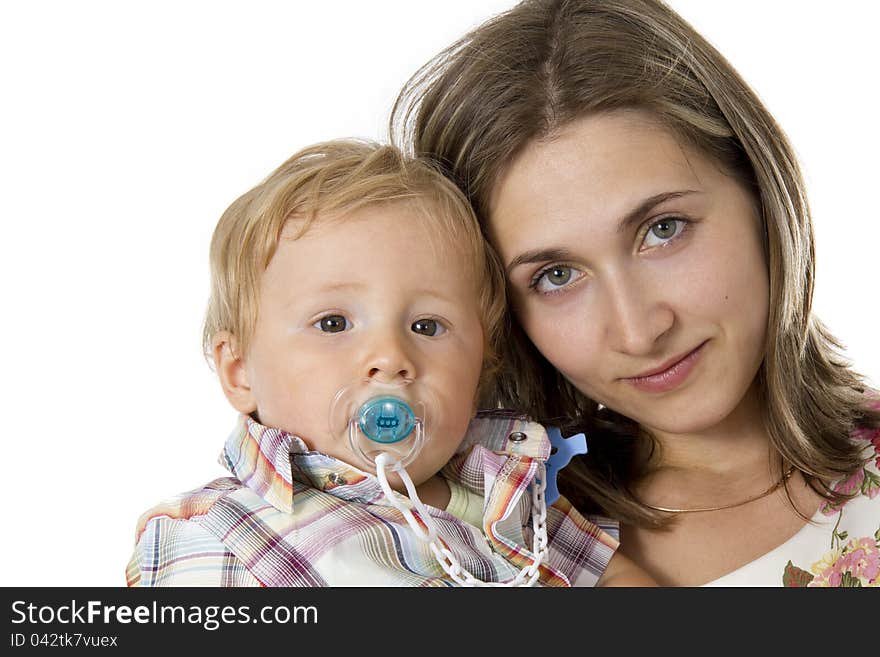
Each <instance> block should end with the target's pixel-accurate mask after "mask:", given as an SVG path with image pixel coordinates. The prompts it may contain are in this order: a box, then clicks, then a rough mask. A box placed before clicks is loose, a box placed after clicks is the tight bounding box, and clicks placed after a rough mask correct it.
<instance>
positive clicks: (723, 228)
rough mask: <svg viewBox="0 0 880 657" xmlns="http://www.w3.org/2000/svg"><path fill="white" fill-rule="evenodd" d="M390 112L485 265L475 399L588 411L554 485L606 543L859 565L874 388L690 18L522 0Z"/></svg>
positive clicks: (781, 184)
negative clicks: (488, 363)
mask: <svg viewBox="0 0 880 657" xmlns="http://www.w3.org/2000/svg"><path fill="white" fill-rule="evenodd" d="M392 121H393V122H394V124H395V125H396V127H397V129H398V130H402V137H401V139H402V140H404V141H406V142H409V143H410V144H411V145H412V148H413V150H414V151H415V152H417V153H418V154H420V155H423V156H425V157H429V158H432V159H434V160H435V161H436V162H437V164H438V166H440V167H441V168H442V169H443V170H444V171H445V172H446V174H447V175H449V176H450V178H452V179H453V180H454V181H456V183H457V184H458V185H459V186H460V187H461V188H462V189H463V190H464V192H465V193H466V194H467V195H468V198H469V199H470V200H471V202H472V203H473V205H474V207H475V209H476V210H477V213H478V215H479V216H480V219H481V222H482V223H483V226H484V230H485V233H486V236H487V237H488V239H489V240H490V242H491V243H492V244H493V245H494V246H495V248H496V249H497V250H498V252H499V254H500V256H501V258H502V260H503V262H504V264H505V267H506V269H507V274H508V283H509V289H510V296H511V300H512V301H511V305H512V309H513V313H512V315H513V316H512V319H511V339H510V340H509V341H508V344H507V349H508V351H507V354H506V362H507V368H506V370H505V372H504V373H503V374H502V375H501V377H500V378H499V381H498V385H497V389H496V390H495V393H494V396H493V397H492V399H491V400H490V402H491V403H496V404H501V405H505V406H511V407H515V408H525V409H526V410H527V411H528V412H529V413H530V414H531V415H533V416H535V417H536V418H537V419H539V420H541V421H544V422H550V423H554V422H556V423H560V422H565V423H566V424H570V428H571V429H581V430H585V431H587V432H588V434H587V435H588V440H589V450H590V451H589V455H588V456H585V457H583V458H581V459H580V460H577V461H575V462H573V463H572V465H571V466H569V468H567V469H566V471H565V472H564V473H563V477H564V479H565V480H564V481H563V482H562V483H561V484H560V488H563V489H564V492H565V493H566V494H567V495H568V496H569V497H570V498H571V499H573V500H577V501H578V503H579V504H580V506H581V507H582V510H585V511H590V512H602V513H605V514H608V515H611V516H613V517H615V518H618V519H620V521H621V545H622V547H621V549H622V550H623V552H624V553H625V554H627V555H628V556H630V557H632V558H633V559H635V560H636V561H637V562H639V563H640V564H642V565H643V566H645V567H646V568H647V569H648V571H649V572H650V573H651V574H652V575H653V576H654V577H656V579H657V580H658V581H659V582H660V583H661V584H666V585H698V584H708V583H712V584H718V585H739V584H743V585H780V584H786V585H792V586H802V585H868V584H878V583H880V574H878V570H880V550H878V542H880V496H878V495H877V493H878V492H880V471H878V468H877V466H878V464H880V431H878V427H880V404H878V403H877V401H876V399H875V397H873V396H872V393H871V392H870V391H869V390H867V389H866V386H865V384H864V382H863V381H862V379H861V378H860V377H859V376H858V375H857V374H856V373H854V372H853V371H852V370H851V369H849V367H848V366H847V365H846V364H845V363H844V362H843V359H842V358H841V357H840V356H839V355H838V346H837V344H836V343H835V341H834V338H833V337H832V336H831V335H830V334H829V333H828V332H827V331H826V330H825V329H824V328H823V327H822V325H821V324H820V323H819V322H818V321H817V320H816V319H815V318H814V317H813V316H812V315H811V312H810V306H811V300H812V289H813V272H814V263H813V232H812V227H811V223H810V216H809V208H808V204H807V198H806V194H805V190H804V185H803V181H802V178H801V174H800V172H799V169H798V166H797V163H796V161H795V157H794V154H793V151H792V149H791V147H790V146H789V144H788V143H787V141H786V139H785V137H784V136H783V134H782V132H781V130H780V129H779V128H778V127H777V125H776V123H775V122H774V120H773V118H772V117H771V116H770V115H769V114H768V112H767V111H766V109H764V107H763V106H762V105H761V103H760V101H759V100H758V99H757V97H756V96H755V94H754V93H753V92H752V91H751V90H750V89H749V87H748V86H747V85H746V84H745V83H744V82H743V81H742V79H741V78H740V77H739V76H738V75H737V73H736V72H735V71H734V70H733V69H732V68H731V66H730V65H729V64H728V63H727V62H726V60H725V59H724V58H723V57H722V56H721V55H720V54H719V53H718V52H717V51H716V50H714V48H712V46H710V45H709V44H708V43H707V42H706V41H705V40H704V39H703V38H702V37H701V36H700V35H699V34H697V33H696V32H695V31H694V30H693V28H692V27H690V25H688V24H687V23H686V22H685V21H683V20H682V19H681V18H680V17H679V16H678V15H677V14H675V13H674V12H673V11H671V10H670V9H669V8H668V7H666V6H665V5H663V4H661V3H660V2H656V1H654V0H616V1H615V0H590V1H587V0H581V1H564V0H528V1H526V2H523V3H522V4H520V5H518V6H516V7H515V8H514V9H512V10H511V11H509V12H508V13H506V14H503V15H501V16H499V17H497V18H495V19H493V20H491V21H489V22H487V23H485V24H484V25H482V26H480V27H479V28H477V29H476V30H475V31H474V32H472V33H471V34H469V35H467V36H466V37H464V38H463V39H462V40H461V41H460V42H458V43H456V44H454V45H453V46H452V47H451V48H449V49H448V50H447V51H445V52H444V53H441V54H440V55H439V56H438V57H437V58H436V59H435V60H433V61H432V62H430V63H429V64H428V65H427V66H426V67H424V68H423V69H422V70H421V71H420V72H419V73H418V74H416V76H415V77H414V78H413V79H412V80H410V82H409V83H408V84H407V86H406V87H405V88H404V90H403V92H402V94H401V97H400V99H399V100H398V103H397V106H396V108H395V114H394V117H393V119H392ZM875 532H876V533H875ZM829 548H831V551H830V552H829Z"/></svg>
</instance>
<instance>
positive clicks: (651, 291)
mask: <svg viewBox="0 0 880 657" xmlns="http://www.w3.org/2000/svg"><path fill="white" fill-rule="evenodd" d="M661 287H662V286H661ZM606 307H607V308H608V323H607V331H608V333H609V340H610V344H611V345H612V347H613V348H614V349H616V350H617V351H620V352H622V353H627V354H630V355H633V356H649V355H651V354H653V353H655V352H656V351H657V349H658V343H659V342H660V340H661V338H662V337H663V336H664V335H665V334H666V333H667V332H668V331H669V330H670V329H671V328H672V326H673V324H674V323H675V313H674V311H673V309H672V307H671V305H670V304H669V303H667V301H666V299H665V297H664V295H663V294H662V290H660V289H657V286H656V285H654V284H653V282H651V281H642V280H638V279H629V278H623V277H621V278H620V279H618V280H616V281H614V283H613V284H612V285H611V286H610V287H609V288H608V305H607V306H606Z"/></svg>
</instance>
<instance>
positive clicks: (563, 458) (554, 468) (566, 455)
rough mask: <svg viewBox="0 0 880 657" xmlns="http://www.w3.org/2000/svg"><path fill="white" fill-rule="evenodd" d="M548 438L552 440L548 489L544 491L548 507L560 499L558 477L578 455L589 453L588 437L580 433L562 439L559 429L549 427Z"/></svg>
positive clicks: (547, 471) (548, 465)
mask: <svg viewBox="0 0 880 657" xmlns="http://www.w3.org/2000/svg"><path fill="white" fill-rule="evenodd" d="M547 436H548V437H549V438H550V446H551V447H552V448H553V449H551V450H550V458H548V459H547V463H546V464H545V466H544V467H545V468H546V477H547V487H546V489H545V490H544V499H545V500H547V506H550V505H551V504H553V503H554V502H555V501H556V500H558V499H559V488H557V486H556V475H558V474H559V471H560V470H562V468H564V467H565V466H567V465H568V463H569V462H570V461H571V459H572V458H573V457H574V456H575V455H576V454H586V453H587V437H586V436H585V435H584V434H582V433H578V434H575V435H573V436H569V437H567V438H563V437H562V432H561V431H560V430H559V428H558V427H547Z"/></svg>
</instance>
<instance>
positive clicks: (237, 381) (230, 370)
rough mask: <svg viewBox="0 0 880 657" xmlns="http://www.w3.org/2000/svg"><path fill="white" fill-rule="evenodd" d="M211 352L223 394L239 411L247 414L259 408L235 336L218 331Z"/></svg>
mask: <svg viewBox="0 0 880 657" xmlns="http://www.w3.org/2000/svg"><path fill="white" fill-rule="evenodd" d="M211 353H212V354H213V356H214V369H216V370H217V376H219V377H220V386H221V387H222V388H223V394H225V395H226V399H228V400H229V403H230V404H232V407H233V408H235V410H237V411H238V412H239V413H245V414H250V413H253V412H254V411H255V410H257V403H256V399H255V398H254V394H253V391H252V390H251V386H250V382H249V381H248V376H247V370H246V369H245V362H244V358H243V357H242V356H241V354H240V353H239V350H238V344H237V340H236V339H235V336H234V335H232V333H229V332H228V331H221V332H220V333H218V334H217V335H216V336H215V337H214V340H213V342H212V344H211Z"/></svg>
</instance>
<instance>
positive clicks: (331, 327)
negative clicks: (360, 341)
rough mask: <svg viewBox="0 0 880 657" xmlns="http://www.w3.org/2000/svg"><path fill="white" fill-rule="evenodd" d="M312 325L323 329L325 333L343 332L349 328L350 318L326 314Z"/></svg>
mask: <svg viewBox="0 0 880 657" xmlns="http://www.w3.org/2000/svg"><path fill="white" fill-rule="evenodd" d="M312 326H314V327H315V328H319V329H321V330H322V331H324V333H341V332H342V331H344V330H345V329H347V328H348V320H347V319H345V317H343V316H342V315H325V316H324V317H322V318H321V319H319V320H318V321H317V322H315V323H314V324H312Z"/></svg>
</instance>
